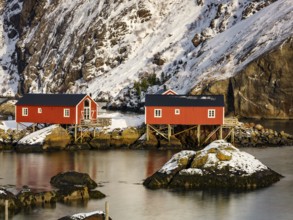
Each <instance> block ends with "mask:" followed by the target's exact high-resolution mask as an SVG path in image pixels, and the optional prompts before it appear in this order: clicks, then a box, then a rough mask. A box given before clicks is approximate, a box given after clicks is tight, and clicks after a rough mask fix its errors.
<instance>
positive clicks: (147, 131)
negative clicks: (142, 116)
mask: <svg viewBox="0 0 293 220" xmlns="http://www.w3.org/2000/svg"><path fill="white" fill-rule="evenodd" d="M146 139H147V141H149V140H150V126H149V125H148V124H147V125H146Z"/></svg>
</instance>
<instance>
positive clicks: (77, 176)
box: [50, 171, 98, 189]
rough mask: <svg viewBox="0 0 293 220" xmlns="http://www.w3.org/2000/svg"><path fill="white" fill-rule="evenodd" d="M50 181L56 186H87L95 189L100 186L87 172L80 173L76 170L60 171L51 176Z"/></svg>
mask: <svg viewBox="0 0 293 220" xmlns="http://www.w3.org/2000/svg"><path fill="white" fill-rule="evenodd" d="M50 183H51V184H52V186H54V187H56V188H66V187H73V186H86V187H88V188H89V189H94V188H96V187H97V186H98V184H97V183H96V182H95V181H94V180H93V179H91V178H90V176H89V175H88V174H87V173H79V172H76V171H68V172H64V173H59V174H57V175H56V176H53V177H52V178H51V180H50Z"/></svg>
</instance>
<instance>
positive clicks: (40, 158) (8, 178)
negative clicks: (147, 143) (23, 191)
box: [0, 146, 293, 220]
mask: <svg viewBox="0 0 293 220" xmlns="http://www.w3.org/2000/svg"><path fill="white" fill-rule="evenodd" d="M243 150H245V151H247V152H249V153H251V154H253V155H254V156H256V158H258V159H260V160H261V161H262V162H263V163H265V164H266V165H268V166H269V167H271V168H272V169H273V170H275V171H277V172H279V173H281V174H283V175H284V176H286V177H285V178H283V179H282V180H281V181H280V182H278V183H276V184H274V185H273V186H271V187H268V188H265V189H261V190H257V191H253V192H247V193H223V192H222V193H215V192H203V191H188V192H174V191H169V190H148V189H146V188H144V187H143V186H142V185H141V183H142V180H143V179H144V178H146V177H147V176H149V175H151V174H152V173H153V172H155V171H156V170H157V169H159V168H160V167H161V166H162V165H163V164H164V163H165V162H166V161H167V160H168V159H169V158H170V157H171V156H172V153H171V152H167V151H162V152H160V151H101V152H98V151H80V152H74V153H71V152H58V153H49V154H16V153H8V152H0V185H7V184H12V185H15V187H16V188H19V187H21V186H22V185H28V186H30V187H32V188H35V189H36V190H49V189H51V186H50V184H49V181H50V178H51V177H52V176H53V175H55V174H57V173H58V172H62V171H68V170H76V171H80V172H86V173H89V174H90V176H91V177H92V178H93V179H94V180H95V181H96V182H98V183H101V184H103V186H102V187H100V188H99V190H100V191H102V192H103V193H105V194H106V195H107V197H106V198H105V199H103V200H91V201H88V202H86V203H81V204H80V203H79V204H77V203H73V204H60V203H58V204H57V205H56V206H55V207H45V208H37V209H34V210H31V211H30V212H23V213H21V214H18V215H16V216H14V217H13V218H12V219H13V220H23V219H30V220H34V219H43V220H46V219H58V218H60V217H63V216H65V215H69V214H74V213H78V212H87V211H94V210H104V203H105V201H108V202H109V204H110V215H111V216H112V218H113V219H116V220H132V219H139V220H153V219H160V220H162V219H168V220H173V219H174V220H175V219H176V220H178V219H184V220H191V219H192V220H193V219H217V220H221V219H223V220H224V219H225V220H230V219H231V220H232V219H233V220H234V219H237V220H244V219H245V220H248V219H249V220H250V219H253V220H270V219H271V220H276V219H279V220H286V219H288V220H289V219H290V220H291V219H292V216H293V210H292V198H293V160H292V158H293V146H292V147H282V148H265V149H252V148H245V149H243ZM11 189H13V188H11Z"/></svg>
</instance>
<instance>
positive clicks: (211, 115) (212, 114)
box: [208, 109, 216, 118]
mask: <svg viewBox="0 0 293 220" xmlns="http://www.w3.org/2000/svg"><path fill="white" fill-rule="evenodd" d="M215 117H216V110H215V109H209V110H208V118H215Z"/></svg>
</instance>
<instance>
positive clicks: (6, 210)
mask: <svg viewBox="0 0 293 220" xmlns="http://www.w3.org/2000/svg"><path fill="white" fill-rule="evenodd" d="M5 220H8V200H5Z"/></svg>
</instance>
